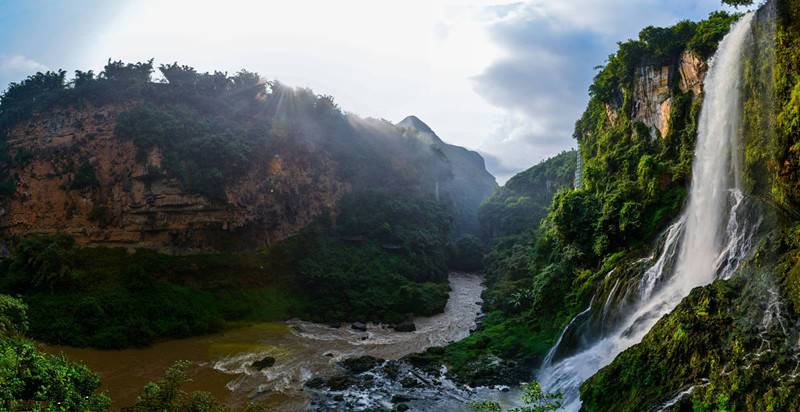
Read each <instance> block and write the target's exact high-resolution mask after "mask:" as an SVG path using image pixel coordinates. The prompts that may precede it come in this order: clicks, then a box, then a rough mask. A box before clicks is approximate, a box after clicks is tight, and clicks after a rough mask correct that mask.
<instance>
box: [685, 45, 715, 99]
mask: <svg viewBox="0 0 800 412" xmlns="http://www.w3.org/2000/svg"><path fill="white" fill-rule="evenodd" d="M678 69H679V70H680V75H681V77H680V82H679V83H678V86H679V87H680V89H681V91H682V92H684V93H685V92H687V91H689V90H691V91H692V93H694V95H695V96H699V95H700V93H702V92H703V80H705V77H706V72H707V71H708V65H707V64H706V62H705V61H703V59H701V58H700V57H699V56H698V55H696V54H694V53H692V52H689V51H685V52H683V54H682V55H681V63H680V66H679V67H678Z"/></svg>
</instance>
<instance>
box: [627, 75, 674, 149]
mask: <svg viewBox="0 0 800 412" xmlns="http://www.w3.org/2000/svg"><path fill="white" fill-rule="evenodd" d="M670 75H671V70H670V67H669V66H663V67H655V66H644V67H639V68H638V70H637V72H636V78H635V80H634V81H635V84H634V87H633V102H634V103H633V119H634V120H638V121H641V122H642V123H644V124H645V125H647V127H649V128H650V129H651V130H654V131H655V130H658V131H659V132H661V136H664V135H666V134H667V132H668V131H669V108H670V107H671V104H672V102H671V101H670V100H671V96H670V88H669V86H670ZM665 113H666V116H665Z"/></svg>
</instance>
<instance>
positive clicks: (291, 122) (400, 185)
mask: <svg viewBox="0 0 800 412" xmlns="http://www.w3.org/2000/svg"><path fill="white" fill-rule="evenodd" d="M129 66H131V65H129ZM175 67H178V68H180V67H179V66H177V65H176V66H175ZM52 75H53V76H55V77H56V78H58V74H52ZM42 76H45V75H44V74H43V75H42ZM194 76H197V78H196V80H195V83H194V84H191V85H186V84H184V83H180V82H179V81H178V80H180V79H181V78H180V77H177V78H175V77H174V78H173V81H172V83H169V84H156V83H150V82H149V80H148V79H141V80H139V81H138V82H136V83H132V86H130V87H129V88H127V89H126V88H120V89H121V91H119V92H117V93H116V94H113V95H112V96H111V98H106V97H104V94H103V93H114V92H113V91H109V90H106V89H107V88H111V87H113V86H115V85H118V83H120V82H123V81H126V80H120V79H113V78H111V77H110V76H106V77H107V78H97V79H91V80H90V82H89V83H88V84H84V85H81V84H78V85H75V86H72V87H67V86H66V85H64V75H63V72H61V74H60V79H59V80H60V82H61V83H62V84H61V85H60V86H57V87H55V88H54V89H53V90H47V91H43V92H40V94H42V95H45V96H47V97H48V98H39V101H38V102H36V103H35V102H34V99H27V100H26V99H18V100H14V97H15V94H14V93H15V90H14V87H15V86H14V85H12V90H11V91H10V92H9V93H7V95H6V96H5V98H4V99H3V101H2V104H3V107H2V109H0V113H2V114H4V119H3V120H4V121H3V123H4V127H3V129H4V130H3V135H4V142H5V145H4V146H3V148H2V149H3V151H4V153H3V158H4V159H5V161H4V162H3V164H2V173H3V176H5V177H6V178H5V179H3V181H4V183H5V184H6V187H7V186H9V185H10V186H11V188H10V190H7V193H6V194H5V196H0V230H1V231H2V232H3V233H4V234H5V236H7V237H8V236H15V237H19V236H26V235H33V234H55V233H62V234H68V235H70V236H72V237H74V238H75V240H76V242H77V243H78V244H80V245H104V246H124V247H129V248H139V247H145V248H153V249H158V250H163V251H170V252H178V253H185V252H192V251H194V252H197V251H210V250H231V249H241V248H245V249H251V250H252V249H255V248H258V247H261V246H267V245H272V244H275V243H276V242H278V241H281V240H284V239H286V238H287V237H289V236H291V235H293V234H296V233H298V232H299V231H300V230H301V229H303V228H305V227H307V226H308V225H309V224H310V223H312V222H314V221H317V220H319V219H320V218H322V217H325V219H327V220H332V221H335V217H336V215H337V214H338V213H339V212H340V210H339V207H338V205H339V203H340V200H341V199H342V197H343V196H345V194H347V193H352V192H358V191H363V190H370V189H373V188H375V189H378V188H380V189H383V190H390V191H393V192H395V193H398V194H399V193H401V192H406V194H407V195H408V196H411V197H414V196H428V197H430V198H433V197H437V200H439V201H440V202H441V203H442V204H443V205H445V206H446V207H448V208H449V209H450V210H452V213H453V216H454V219H455V220H456V223H457V232H459V233H468V232H469V231H476V230H477V229H476V227H475V226H476V225H477V222H476V216H477V209H478V206H479V205H480V202H481V201H482V200H483V199H484V198H485V197H487V196H488V195H489V194H490V193H491V192H492V191H493V190H494V188H495V186H496V184H495V183H494V178H493V177H492V176H491V175H490V174H489V173H488V172H486V169H485V167H484V164H483V159H482V158H481V157H480V156H479V155H478V154H477V153H474V152H470V151H467V150H465V149H463V148H460V147H458V146H453V145H449V144H446V143H444V142H443V141H441V139H439V138H438V136H435V134H433V133H432V132H429V129H428V131H424V130H417V129H409V128H406V127H404V126H401V127H395V126H393V125H391V124H389V123H388V122H384V121H377V120H370V119H367V120H364V119H359V118H357V117H355V116H352V115H351V116H345V115H344V114H342V113H340V112H339V109H338V108H337V107H336V106H335V104H333V103H332V101H331V100H328V99H327V98H326V97H318V96H315V95H313V93H310V91H307V90H292V89H290V88H286V87H284V86H282V85H280V84H279V83H274V84H271V85H265V84H263V83H257V82H255V83H253V84H252V85H250V87H252V88H255V89H256V92H255V93H253V92H252V90H250V91H249V92H248V94H247V96H249V97H247V96H245V97H244V98H243V97H242V96H237V97H231V95H232V94H233V93H232V91H233V88H234V87H235V86H233V85H232V83H230V84H228V85H227V86H226V87H228V88H229V90H227V91H226V90H221V91H212V92H208V91H200V90H199V88H198V84H197V83H198V82H200V81H202V80H203V79H205V78H204V77H202V76H212V75H197V74H194ZM212 77H213V76H212ZM198 79H199V80H198ZM40 80H41V79H40ZM36 81H37V80H36V78H35V77H32V78H31V79H29V80H28V81H27V83H26V82H23V83H20V84H19V85H16V88H18V89H24V88H25V87H29V88H31V87H33V84H35V82H36ZM228 81H231V82H232V80H228ZM223 84H225V82H223ZM189 86H191V87H189ZM92 88H94V89H92ZM259 89H260V91H259ZM132 90H133V91H132ZM23 91H24V90H23ZM101 91H102V92H101ZM18 94H24V93H18ZM55 95H59V96H60V97H58V98H52V100H48V99H50V98H51V97H52V96H55ZM250 99H252V100H250ZM42 100H46V101H48V102H50V103H48V104H42V103H41V101H42ZM287 101H291V102H292V104H286V103H287ZM213 105H218V106H219V107H214V106H213ZM19 112H24V113H26V114H25V115H17V113H19ZM425 127H427V126H425ZM229 135H230V136H229ZM427 135H431V136H435V139H430V138H427V137H420V136H427ZM418 140H419V141H418ZM202 151H206V153H203V152H202ZM439 192H441V193H439Z"/></svg>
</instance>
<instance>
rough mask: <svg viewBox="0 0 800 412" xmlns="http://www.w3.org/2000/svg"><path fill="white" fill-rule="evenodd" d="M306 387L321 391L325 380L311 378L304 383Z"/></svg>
mask: <svg viewBox="0 0 800 412" xmlns="http://www.w3.org/2000/svg"><path fill="white" fill-rule="evenodd" d="M306 387H308V388H311V389H322V388H324V387H325V380H324V379H322V378H319V377H315V378H311V379H309V380H307V381H306Z"/></svg>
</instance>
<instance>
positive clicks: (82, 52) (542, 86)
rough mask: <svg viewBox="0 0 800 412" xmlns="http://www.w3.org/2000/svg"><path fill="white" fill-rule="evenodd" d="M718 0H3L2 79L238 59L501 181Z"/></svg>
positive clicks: (547, 151)
mask: <svg viewBox="0 0 800 412" xmlns="http://www.w3.org/2000/svg"><path fill="white" fill-rule="evenodd" d="M721 8H722V7H721V5H720V0H527V1H513V2H512V1H504V0H459V1H456V0H403V1H401V0H393V1H388V0H337V1H330V0H316V1H309V0H267V1H263V0H262V1H244V0H241V1H236V0H226V1H201V0H191V1H190V0H185V1H184V0H172V1H156V0H136V1H131V0H117V1H102V0H61V1H56V0H14V1H12V0H0V90H2V89H4V88H5V86H6V85H7V84H8V83H9V82H12V81H19V80H22V79H24V78H25V77H26V76H27V75H29V74H32V73H34V72H36V71H42V70H55V69H62V68H63V69H65V70H67V71H68V72H69V73H72V71H74V70H75V69H82V70H86V69H94V70H95V71H96V72H99V71H100V70H101V69H102V66H103V65H104V64H105V63H106V61H107V60H108V59H109V58H111V59H114V60H124V61H126V62H128V61H131V62H135V61H144V60H147V59H150V58H154V59H155V62H156V64H161V63H171V62H175V61H177V62H179V63H181V64H188V65H190V66H193V67H195V68H197V69H198V70H200V71H213V70H221V71H228V72H230V73H234V72H236V71H238V70H240V69H242V68H246V69H248V70H250V71H255V72H258V73H259V74H260V75H261V76H262V77H263V78H265V79H266V80H280V81H281V82H282V83H284V84H288V85H291V86H298V87H310V88H311V89H313V90H314V91H315V92H316V93H319V94H329V95H332V96H334V98H335V100H336V101H337V103H338V104H339V106H340V107H342V109H343V110H345V111H348V112H352V113H355V114H358V115H360V116H362V117H375V118H384V119H387V120H390V121H392V122H398V121H400V120H402V119H403V118H404V117H406V116H408V115H412V114H413V115H416V116H418V117H419V118H421V119H422V120H423V121H425V122H426V123H427V124H428V125H429V126H431V128H433V130H434V131H436V133H437V134H438V135H439V136H440V137H441V138H442V139H444V140H445V141H447V142H449V143H453V144H457V145H461V146H464V147H467V148H470V149H473V150H477V151H478V152H480V153H481V154H482V155H483V156H484V158H485V159H486V163H487V167H488V168H489V170H490V171H491V172H492V173H493V174H494V175H495V176H496V177H497V178H498V181H499V182H500V183H503V182H504V181H505V180H507V179H508V177H510V176H512V175H513V174H515V173H517V172H519V171H521V170H524V169H527V168H528V167H530V166H532V165H534V164H536V163H538V162H540V161H541V160H543V159H546V158H548V157H550V156H552V155H555V154H558V153H559V152H561V151H563V150H567V149H569V148H573V147H575V146H576V143H575V141H574V139H572V131H573V126H574V123H575V120H577V119H578V117H579V116H580V114H581V113H582V111H583V109H584V107H585V104H586V102H587V101H588V92H587V91H588V87H589V85H590V83H591V80H592V77H593V76H594V74H595V73H596V69H595V67H597V66H599V65H602V64H604V62H605V60H606V58H607V56H608V55H609V54H611V53H612V52H613V51H614V50H615V48H616V44H617V42H618V41H623V40H626V39H628V38H632V37H635V36H636V35H637V33H638V32H639V30H640V29H641V28H643V27H645V26H648V25H656V26H664V25H670V24H673V23H675V22H677V21H679V20H682V19H692V20H697V19H701V18H703V17H705V16H707V15H708V14H709V13H710V12H712V11H714V10H719V9H721Z"/></svg>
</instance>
